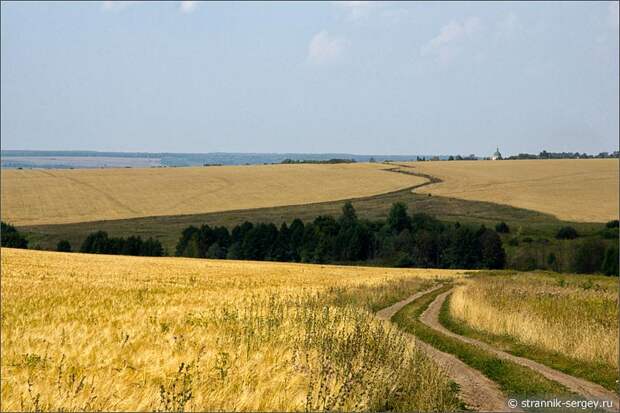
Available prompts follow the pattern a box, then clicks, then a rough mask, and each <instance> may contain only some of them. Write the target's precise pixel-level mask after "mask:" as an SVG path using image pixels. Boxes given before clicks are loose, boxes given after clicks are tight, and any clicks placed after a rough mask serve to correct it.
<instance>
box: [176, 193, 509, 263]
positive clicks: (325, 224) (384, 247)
mask: <svg viewBox="0 0 620 413" xmlns="http://www.w3.org/2000/svg"><path fill="white" fill-rule="evenodd" d="M176 255H177V256H185V257H196V258H229V259H246V260H259V261H262V260H269V261H292V262H311V263H354V262H367V261H374V262H375V263H377V264H382V265H390V266H399V267H409V266H416V267H441V268H470V269H471V268H490V269H498V268H503V267H504V265H505V262H506V254H505V252H504V249H503V247H502V243H501V240H500V238H499V236H498V235H497V233H496V232H495V231H493V230H491V229H487V228H485V227H484V226H480V227H471V226H465V225H459V224H456V225H447V224H444V223H442V222H440V221H438V220H436V219H435V218H433V217H431V216H429V215H426V214H413V215H409V214H408V212H407V206H406V205H405V204H403V203H396V204H394V205H393V206H392V208H391V210H390V212H389V215H388V218H387V220H385V221H368V220H361V219H359V218H358V217H357V214H356V213H355V209H354V208H353V206H352V205H351V203H350V202H347V203H346V204H345V205H344V206H343V208H342V214H341V215H340V216H339V217H338V218H334V217H332V216H326V215H323V216H318V217H317V218H316V219H314V221H312V222H309V223H305V224H304V223H303V222H302V221H301V220H300V219H295V220H293V221H292V222H291V223H290V225H289V224H287V223H283V224H282V225H281V226H280V228H278V227H276V226H275V225H274V224H273V223H268V224H267V223H251V222H245V223H243V224H241V225H237V226H235V227H234V228H233V230H232V231H231V232H229V231H228V229H227V228H225V227H210V226H209V225H202V226H201V227H200V228H198V227H195V226H190V227H187V228H186V229H185V230H183V232H182V234H181V237H180V239H179V241H178V243H177V246H176Z"/></svg>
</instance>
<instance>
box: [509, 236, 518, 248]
mask: <svg viewBox="0 0 620 413" xmlns="http://www.w3.org/2000/svg"><path fill="white" fill-rule="evenodd" d="M508 245H510V246H511V247H516V246H518V245H519V239H518V238H517V237H514V238H510V239H509V240H508Z"/></svg>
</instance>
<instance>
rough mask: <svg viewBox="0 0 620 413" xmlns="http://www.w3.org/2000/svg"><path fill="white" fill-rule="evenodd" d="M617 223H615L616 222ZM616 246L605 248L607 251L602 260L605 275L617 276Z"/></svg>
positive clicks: (617, 257)
mask: <svg viewBox="0 0 620 413" xmlns="http://www.w3.org/2000/svg"><path fill="white" fill-rule="evenodd" d="M616 222H617V221H616ZM618 259H620V257H619V256H618V246H617V245H612V246H610V247H607V251H605V258H604V259H603V266H602V268H601V269H602V271H603V274H605V275H615V276H616V277H617V276H618Z"/></svg>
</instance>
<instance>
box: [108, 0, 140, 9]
mask: <svg viewBox="0 0 620 413" xmlns="http://www.w3.org/2000/svg"><path fill="white" fill-rule="evenodd" d="M135 3H137V1H119V0H117V1H104V2H102V3H101V8H102V9H103V10H105V11H122V10H125V9H126V8H127V7H129V6H132V5H133V4H135Z"/></svg>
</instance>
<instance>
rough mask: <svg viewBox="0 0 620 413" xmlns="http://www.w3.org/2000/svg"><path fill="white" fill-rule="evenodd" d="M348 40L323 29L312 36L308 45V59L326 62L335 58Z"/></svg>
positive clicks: (315, 61) (339, 54)
mask: <svg viewBox="0 0 620 413" xmlns="http://www.w3.org/2000/svg"><path fill="white" fill-rule="evenodd" d="M347 45H348V42H347V40H346V39H344V38H342V37H334V36H331V35H330V34H329V33H328V32H327V31H325V30H323V31H321V32H319V33H317V34H315V35H314V37H312V40H310V44H309V45H308V60H309V61H310V62H312V63H319V64H320V63H327V62H330V61H334V60H337V59H338V58H339V57H340V56H341V55H342V52H343V51H344V49H345V48H346V47H347Z"/></svg>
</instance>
